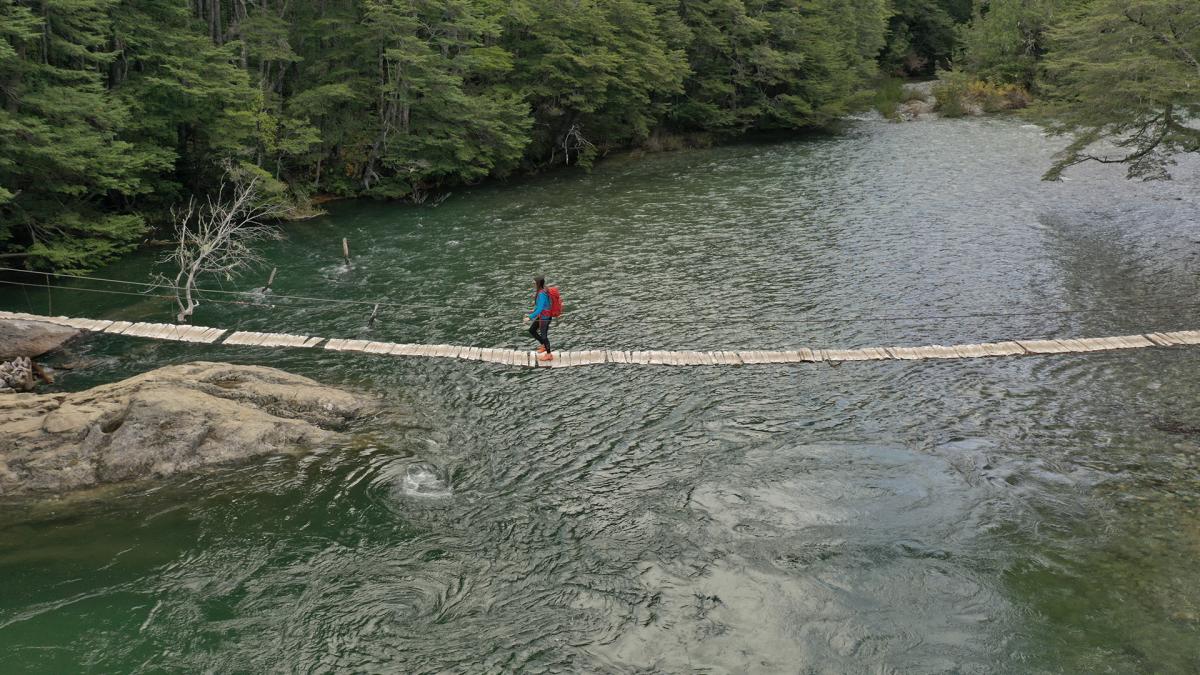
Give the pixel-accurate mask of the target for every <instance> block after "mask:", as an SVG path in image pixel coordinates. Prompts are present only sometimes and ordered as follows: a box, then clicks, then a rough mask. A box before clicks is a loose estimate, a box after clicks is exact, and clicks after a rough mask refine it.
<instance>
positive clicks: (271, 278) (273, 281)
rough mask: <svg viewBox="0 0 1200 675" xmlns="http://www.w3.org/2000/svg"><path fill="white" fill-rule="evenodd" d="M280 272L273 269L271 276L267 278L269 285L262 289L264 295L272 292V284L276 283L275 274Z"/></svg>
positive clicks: (276, 268)
mask: <svg viewBox="0 0 1200 675" xmlns="http://www.w3.org/2000/svg"><path fill="white" fill-rule="evenodd" d="M278 271H279V268H278V267H272V268H271V276H269V277H267V285H266V286H263V287H262V290H263V292H264V293H266V292H267V291H269V290H271V284H273V283H275V273H276V272H278Z"/></svg>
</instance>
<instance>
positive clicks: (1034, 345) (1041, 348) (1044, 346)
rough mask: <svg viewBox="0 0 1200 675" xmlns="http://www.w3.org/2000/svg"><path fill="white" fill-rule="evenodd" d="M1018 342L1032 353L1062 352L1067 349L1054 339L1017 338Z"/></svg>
mask: <svg viewBox="0 0 1200 675" xmlns="http://www.w3.org/2000/svg"><path fill="white" fill-rule="evenodd" d="M1016 343H1017V344H1019V345H1021V346H1022V347H1024V348H1025V350H1026V351H1028V352H1030V353H1031V354H1061V353H1063V352H1065V351H1067V350H1066V348H1065V347H1063V346H1062V345H1060V344H1059V343H1058V342H1056V341H1054V340H1016Z"/></svg>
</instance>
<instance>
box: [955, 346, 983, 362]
mask: <svg viewBox="0 0 1200 675" xmlns="http://www.w3.org/2000/svg"><path fill="white" fill-rule="evenodd" d="M954 352H955V353H956V354H958V356H959V358H963V359H976V358H979V357H981V356H987V353H986V352H985V351H983V348H982V347H980V346H979V345H954Z"/></svg>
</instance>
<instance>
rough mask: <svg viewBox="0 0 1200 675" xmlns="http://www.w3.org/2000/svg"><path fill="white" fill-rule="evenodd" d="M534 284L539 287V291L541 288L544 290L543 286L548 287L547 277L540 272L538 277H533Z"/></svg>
mask: <svg viewBox="0 0 1200 675" xmlns="http://www.w3.org/2000/svg"><path fill="white" fill-rule="evenodd" d="M533 285H534V287H536V288H537V289H538V290H539V291H540V290H542V289H543V288H545V287H546V277H544V276H542V275H540V274H539V275H537V276H536V277H534V278H533Z"/></svg>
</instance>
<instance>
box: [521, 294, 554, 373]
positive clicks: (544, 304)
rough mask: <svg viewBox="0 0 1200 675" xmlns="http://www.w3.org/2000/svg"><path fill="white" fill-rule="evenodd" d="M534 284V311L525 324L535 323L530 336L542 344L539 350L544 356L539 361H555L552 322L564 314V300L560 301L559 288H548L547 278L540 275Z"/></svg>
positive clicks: (530, 329)
mask: <svg viewBox="0 0 1200 675" xmlns="http://www.w3.org/2000/svg"><path fill="white" fill-rule="evenodd" d="M533 283H534V287H535V289H536V290H535V292H534V296H533V311H532V312H530V313H529V314H528V315H526V316H525V323H530V322H533V324H532V325H531V326H530V327H529V334H530V335H532V336H533V339H535V340H537V341H538V342H539V343H541V344H540V345H539V346H538V349H537V350H538V351H539V352H541V353H542V355H541V356H539V357H538V360H539V361H553V360H554V353H553V352H552V351H551V350H550V322H551V321H553V320H554V317H556V316H558V315H559V314H560V313H561V312H562V300H560V299H559V295H558V289H557V288H555V287H553V286H551V287H550V288H546V277H543V276H541V275H538V276H536V277H534V278H533Z"/></svg>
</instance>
